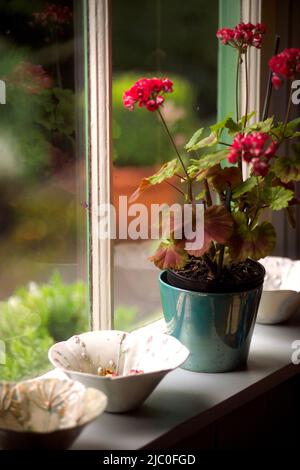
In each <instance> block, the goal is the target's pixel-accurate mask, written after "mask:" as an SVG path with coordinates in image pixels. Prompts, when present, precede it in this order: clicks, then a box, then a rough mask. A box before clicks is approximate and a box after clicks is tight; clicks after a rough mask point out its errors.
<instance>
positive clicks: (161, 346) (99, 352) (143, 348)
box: [49, 330, 189, 413]
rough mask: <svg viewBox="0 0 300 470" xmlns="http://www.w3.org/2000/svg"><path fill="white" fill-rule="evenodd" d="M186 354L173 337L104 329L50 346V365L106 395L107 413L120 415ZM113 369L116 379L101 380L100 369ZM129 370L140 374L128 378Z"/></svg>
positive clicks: (182, 360)
mask: <svg viewBox="0 0 300 470" xmlns="http://www.w3.org/2000/svg"><path fill="white" fill-rule="evenodd" d="M188 355H189V351H188V349H187V348H186V347H185V346H183V345H182V344H181V343H180V342H179V341H178V340H177V339H176V338H173V337H172V336H169V335H166V334H163V333H156V332H155V334H147V333H141V332H134V333H125V332H123V331H116V330H107V331H93V332H88V333H83V334H81V335H79V336H73V337H72V338H70V339H68V340H67V341H63V342H61V343H57V344H55V345H53V346H52V347H51V348H50V350H49V359H50V361H51V363H52V364H53V365H54V366H55V367H58V368H60V369H62V370H63V371H64V372H65V373H66V374H67V375H68V376H69V377H71V378H72V379H74V380H78V381H79V382H81V383H83V384H84V385H85V386H89V387H94V388H96V389H98V390H101V391H102V392H104V393H105V395H107V398H108V405H107V408H106V411H109V412H112V413H121V412H125V411H129V410H132V409H134V408H137V407H138V406H139V405H141V404H142V403H143V402H144V400H146V398H147V397H148V396H149V395H150V393H151V392H152V391H153V390H154V388H155V387H156V385H157V384H158V383H159V382H160V381H161V379H162V378H163V377H164V376H165V375H166V374H167V373H168V372H170V371H171V370H172V369H175V368H176V367H178V366H180V365H181V364H182V363H183V362H184V361H185V360H186V358H187V357H188ZM112 364H113V365H114V366H115V369H116V371H117V374H118V376H116V377H101V376H99V375H97V371H98V370H99V367H101V368H110V367H111V366H112ZM131 370H139V371H143V373H140V374H136V375H127V374H128V373H129V372H130V371H131Z"/></svg>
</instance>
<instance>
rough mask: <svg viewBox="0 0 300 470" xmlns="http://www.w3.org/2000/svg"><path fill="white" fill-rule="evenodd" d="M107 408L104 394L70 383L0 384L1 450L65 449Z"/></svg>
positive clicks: (44, 381) (53, 380) (68, 381)
mask: <svg viewBox="0 0 300 470" xmlns="http://www.w3.org/2000/svg"><path fill="white" fill-rule="evenodd" d="M106 405H107V398H106V396H105V395H104V394H103V393H102V392H100V391H99V390H95V389H91V388H89V389H87V388H85V387H84V386H83V385H82V384H80V383H78V382H73V381H71V380H68V379H65V380H60V379H56V378H53V379H52V378H51V379H35V380H28V381H26V382H20V383H18V384H15V383H9V382H0V448H4V449H30V448H42V449H66V448H68V447H69V446H70V445H71V443H72V442H73V441H74V439H75V438H76V437H77V436H78V435H79V433H80V432H81V430H82V429H83V427H84V426H85V425H86V424H88V423H89V422H90V421H92V420H94V419H95V418H96V417H97V416H99V415H100V414H101V413H103V412H104V409H105V407H106Z"/></svg>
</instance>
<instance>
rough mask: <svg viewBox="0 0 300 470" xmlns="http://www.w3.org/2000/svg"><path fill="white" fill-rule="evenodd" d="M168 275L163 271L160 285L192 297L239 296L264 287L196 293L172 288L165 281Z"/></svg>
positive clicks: (160, 275) (160, 276)
mask: <svg viewBox="0 0 300 470" xmlns="http://www.w3.org/2000/svg"><path fill="white" fill-rule="evenodd" d="M166 275H167V270H166V269H165V270H164V271H162V272H161V273H160V274H159V282H160V284H162V285H165V286H168V287H169V288H170V289H173V290H175V291H179V292H187V293H189V294H192V295H197V296H203V297H204V296H206V297H207V296H214V297H216V296H221V295H223V296H224V295H238V294H243V293H245V292H253V291H256V290H257V289H262V287H263V282H262V284H261V285H259V286H256V287H253V288H251V289H245V290H239V291H228V292H198V291H195V290H188V289H182V288H181V287H175V286H172V285H171V284H169V283H168V282H167V281H166V280H165V279H163V276H166Z"/></svg>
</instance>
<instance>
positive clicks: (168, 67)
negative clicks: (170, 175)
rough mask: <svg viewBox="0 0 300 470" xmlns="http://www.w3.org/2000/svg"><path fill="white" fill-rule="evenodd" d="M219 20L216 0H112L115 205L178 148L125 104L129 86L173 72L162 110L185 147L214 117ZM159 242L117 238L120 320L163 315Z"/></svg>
mask: <svg viewBox="0 0 300 470" xmlns="http://www.w3.org/2000/svg"><path fill="white" fill-rule="evenodd" d="M217 28H218V0H211V1H210V2H207V1H206V0H189V1H188V2H182V1H181V0H155V1H153V0H144V1H143V2H142V8H141V2H139V1H138V0H131V1H130V2H124V1H122V0H113V2H112V41H113V43H112V55H113V57H112V59H113V159H114V160H113V166H114V170H113V171H114V174H113V196H114V204H115V206H116V207H117V209H118V208H119V196H121V195H125V196H129V195H130V194H132V193H133V192H134V190H135V189H136V187H137V186H138V184H139V181H140V180H141V178H144V177H147V176H149V175H151V174H153V173H154V172H155V170H156V169H158V168H159V166H160V164H161V163H163V162H164V161H166V160H169V159H171V158H174V156H175V155H173V151H172V147H171V146H170V143H169V141H168V139H167V136H166V135H165V133H164V131H163V130H162V126H161V124H160V122H159V121H158V119H157V116H154V114H156V113H149V112H147V111H146V110H145V109H137V110H135V111H133V112H129V111H128V110H126V109H124V107H123V104H122V94H123V92H124V91H125V90H127V89H129V88H130V86H131V85H132V84H133V83H134V82H135V81H136V80H137V79H139V78H141V77H153V76H158V77H164V76H167V77H169V78H170V79H171V80H173V82H174V92H173V93H172V94H171V95H169V96H168V98H167V99H166V102H165V103H164V106H163V109H162V112H163V114H164V117H165V120H166V121H167V123H168V125H169V128H170V129H171V131H172V134H173V136H174V139H175V142H176V144H177V146H178V147H179V148H180V150H181V151H182V152H183V147H184V145H185V143H186V142H187V140H188V139H189V137H190V136H191V135H192V134H193V132H194V131H195V130H196V129H198V128H199V127H204V126H205V125H207V124H209V123H211V122H213V120H214V118H215V117H216V99H217V89H216V87H217V40H216V39H215V40H214V38H215V33H216V30H217ZM175 179H176V178H175ZM175 183H176V181H175ZM178 194H179V193H177V192H176V191H175V190H173V189H171V188H170V187H168V186H167V184H165V183H163V184H161V185H160V186H157V187H155V188H152V189H150V190H148V191H147V192H145V193H144V195H143V196H142V197H141V198H140V199H139V200H138V201H137V202H139V203H143V204H145V206H146V207H147V208H149V207H150V204H151V203H168V204H172V203H173V202H179V201H180V200H181V196H180V194H179V195H178ZM121 210H123V209H121V208H120V211H121ZM117 212H118V211H117ZM152 222H153V221H152ZM149 223H150V220H149ZM153 245H154V242H153V241H149V240H148V241H145V240H123V239H120V237H119V239H117V240H116V243H115V266H114V267H115V307H116V309H115V318H114V320H115V327H116V328H119V329H125V330H130V329H133V328H136V327H138V326H141V325H143V324H145V323H146V322H149V321H151V320H154V319H156V318H158V317H160V316H161V306H160V299H159V290H158V280H157V277H158V270H157V269H156V268H155V267H154V266H153V265H152V264H151V263H150V261H149V260H148V259H147V258H148V256H149V255H150V254H151V252H152V251H153Z"/></svg>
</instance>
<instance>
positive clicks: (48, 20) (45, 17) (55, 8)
mask: <svg viewBox="0 0 300 470" xmlns="http://www.w3.org/2000/svg"><path fill="white" fill-rule="evenodd" d="M32 15H33V17H34V19H35V22H36V23H39V24H41V25H42V26H47V25H50V26H58V25H59V26H61V25H63V24H69V23H70V22H71V19H72V11H71V9H70V8H69V7H68V6H66V5H56V4H55V3H52V4H49V3H47V4H46V5H45V7H44V9H43V10H42V11H40V12H36V13H32Z"/></svg>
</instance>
